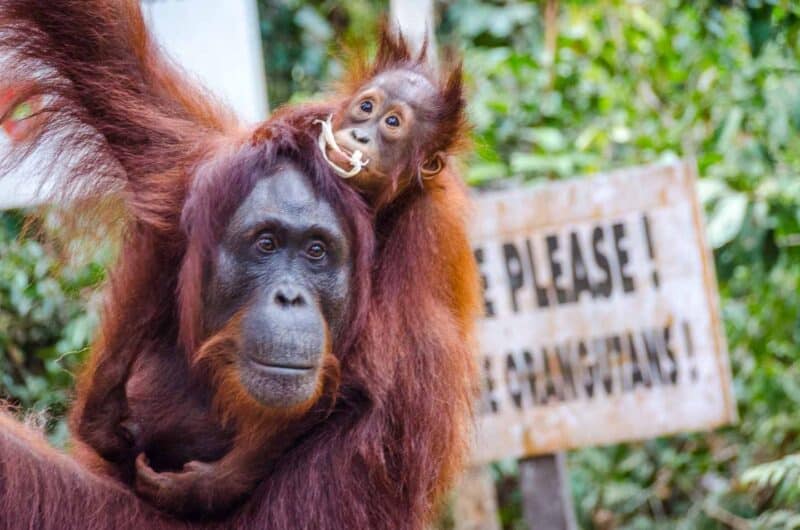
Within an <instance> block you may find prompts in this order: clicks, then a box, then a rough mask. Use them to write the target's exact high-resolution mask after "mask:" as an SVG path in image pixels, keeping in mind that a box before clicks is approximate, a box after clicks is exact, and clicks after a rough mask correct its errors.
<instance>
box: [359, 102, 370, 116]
mask: <svg viewBox="0 0 800 530" xmlns="http://www.w3.org/2000/svg"><path fill="white" fill-rule="evenodd" d="M360 108H361V110H362V111H364V112H366V113H367V114H369V113H370V112H372V102H371V101H370V100H366V101H362V102H361V105H360Z"/></svg>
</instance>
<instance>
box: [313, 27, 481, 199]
mask: <svg viewBox="0 0 800 530" xmlns="http://www.w3.org/2000/svg"><path fill="white" fill-rule="evenodd" d="M426 49H427V43H426V44H425V45H423V48H422V51H421V52H420V54H419V56H417V57H416V58H414V57H412V56H411V54H410V52H409V49H408V47H407V45H406V43H405V42H404V40H403V37H402V36H401V35H397V36H395V35H392V34H391V33H390V32H389V31H384V32H383V34H382V39H381V42H380V48H379V50H378V56H377V58H376V60H375V62H374V64H373V65H372V67H371V68H369V69H363V68H362V71H365V72H366V74H365V75H362V76H355V77H356V78H357V79H356V81H354V82H350V83H348V85H347V86H346V87H345V88H344V89H343V92H344V95H343V101H342V103H341V104H340V105H339V106H337V107H336V108H335V109H334V110H333V112H332V113H331V114H330V115H329V116H327V119H325V120H322V119H317V120H315V122H314V123H315V124H319V125H320V126H321V127H322V133H321V134H320V137H319V146H320V149H321V150H322V152H323V154H324V156H325V158H326V160H328V163H329V164H330V165H331V167H332V168H333V169H334V171H335V172H336V174H338V175H339V176H340V177H342V178H344V179H348V181H349V182H350V183H351V184H352V185H353V186H355V187H356V188H357V189H358V190H359V191H361V193H362V194H363V195H364V197H365V198H366V199H367V200H368V202H369V203H370V204H371V205H372V206H373V207H375V208H376V209H380V208H382V207H384V206H386V205H388V204H389V203H391V202H392V201H393V200H394V199H395V198H397V197H399V196H400V195H401V194H402V193H403V192H404V191H405V190H406V189H408V187H409V186H410V185H411V184H412V183H415V182H416V183H417V184H419V185H420V187H424V182H423V181H425V180H430V179H433V178H434V177H435V176H436V175H437V174H439V173H440V172H441V171H442V170H444V169H445V167H446V165H447V158H448V155H450V154H452V153H453V151H455V150H456V149H457V148H458V147H459V144H460V143H461V142H463V141H464V137H465V136H466V134H465V129H466V121H465V117H464V107H465V101H464V98H463V95H462V79H461V78H462V76H461V67H460V65H459V66H457V67H456V68H454V69H453V70H452V71H450V72H449V73H447V74H446V75H443V76H441V78H440V76H437V75H434V74H433V73H432V72H431V69H430V67H429V66H428V65H427V63H426Z"/></svg>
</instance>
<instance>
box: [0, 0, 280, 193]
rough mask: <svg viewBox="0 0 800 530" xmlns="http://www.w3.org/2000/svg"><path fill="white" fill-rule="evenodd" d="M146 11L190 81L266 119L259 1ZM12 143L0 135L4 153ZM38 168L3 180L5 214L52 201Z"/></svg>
mask: <svg viewBox="0 0 800 530" xmlns="http://www.w3.org/2000/svg"><path fill="white" fill-rule="evenodd" d="M142 8H143V11H144V15H145V18H146V19H147V22H148V25H149V27H150V29H151V30H152V31H153V33H154V35H155V39H156V40H157V41H158V42H159V43H160V44H161V45H162V46H163V47H164V49H165V50H166V52H167V54H168V55H169V56H170V57H172V58H173V59H175V61H176V62H177V63H178V64H179V65H180V66H181V67H182V68H184V69H185V70H186V71H187V72H188V73H189V75H193V76H195V77H196V78H197V79H198V80H199V81H200V83H202V84H203V86H205V87H207V88H208V89H209V90H211V92H213V93H214V94H215V95H216V96H217V97H219V98H220V99H221V100H222V101H223V102H225V103H226V104H228V105H229V106H230V107H231V108H233V109H234V110H235V111H236V112H237V113H238V114H239V115H240V116H241V117H242V118H244V119H245V120H247V121H250V122H255V121H260V120H263V119H265V118H266V117H267V88H266V76H265V73H264V65H263V57H262V53H261V36H260V32H259V22H258V11H257V6H256V0H226V1H225V2H221V1H219V0H144V1H143V2H142ZM2 88H4V89H5V88H7V87H2ZM2 97H3V93H2V92H0V100H2ZM10 141H11V139H10V137H9V134H6V132H4V131H3V130H2V129H0V150H2V149H4V146H5V145H6V144H7V143H8V142H10ZM35 167H36V164H35V161H33V162H32V163H31V164H26V165H23V166H22V167H20V168H18V169H17V170H16V171H14V173H13V174H11V175H4V176H3V177H2V178H0V209H2V208H13V207H21V206H30V205H32V204H36V203H38V202H41V201H42V200H43V199H45V198H47V193H46V192H47V188H45V189H43V190H39V188H40V187H41V184H40V182H41V180H40V178H41V177H40V176H39V175H38V173H37V172H36V171H34V170H33V168H35ZM39 192H41V193H39Z"/></svg>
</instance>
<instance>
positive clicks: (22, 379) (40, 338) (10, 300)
mask: <svg viewBox="0 0 800 530" xmlns="http://www.w3.org/2000/svg"><path fill="white" fill-rule="evenodd" d="M22 228H23V216H22V214H20V213H17V212H4V213H0V398H1V399H3V400H7V401H8V402H9V403H10V404H11V405H14V406H18V407H19V408H20V409H22V410H25V411H34V412H38V413H40V414H46V415H47V416H48V417H50V418H52V419H51V421H50V422H49V423H48V425H47V427H48V433H49V434H50V436H51V440H52V441H53V442H54V443H56V444H59V445H61V444H63V443H64V442H65V440H66V436H67V430H66V426H65V424H64V421H63V419H62V417H63V414H64V412H65V410H66V407H67V402H68V400H69V396H70V391H71V389H72V386H73V384H74V377H73V375H74V371H75V370H76V369H77V368H78V366H79V365H80V362H81V360H82V358H83V356H84V351H85V349H86V346H87V345H88V343H89V340H90V339H91V337H92V335H93V333H94V329H95V327H96V320H97V319H96V315H95V313H94V312H92V311H87V310H86V303H87V292H88V291H87V290H88V289H89V288H90V287H91V286H93V285H95V284H97V283H98V282H99V281H100V280H101V279H102V276H103V272H102V271H103V269H102V267H101V266H100V265H99V264H97V263H92V264H89V265H83V266H68V265H62V264H61V263H62V260H59V259H57V258H56V256H58V255H59V254H60V252H59V251H58V249H57V248H55V246H54V245H53V244H52V243H50V244H46V243H44V242H43V241H40V240H37V239H36V238H33V237H28V238H22V239H20V238H19V235H20V232H21V230H22Z"/></svg>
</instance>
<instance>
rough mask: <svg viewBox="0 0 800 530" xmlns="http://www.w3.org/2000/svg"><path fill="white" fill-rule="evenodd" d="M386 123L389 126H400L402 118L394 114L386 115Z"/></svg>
mask: <svg viewBox="0 0 800 530" xmlns="http://www.w3.org/2000/svg"><path fill="white" fill-rule="evenodd" d="M385 121H386V125H388V126H389V127H400V118H398V117H397V116H395V115H394V114H392V115H391V116H387V117H386V120H385Z"/></svg>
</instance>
